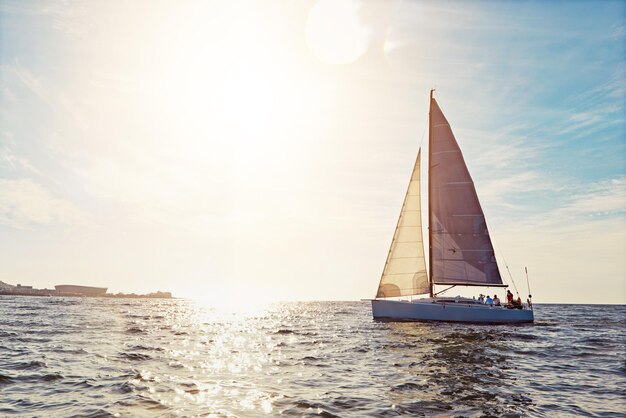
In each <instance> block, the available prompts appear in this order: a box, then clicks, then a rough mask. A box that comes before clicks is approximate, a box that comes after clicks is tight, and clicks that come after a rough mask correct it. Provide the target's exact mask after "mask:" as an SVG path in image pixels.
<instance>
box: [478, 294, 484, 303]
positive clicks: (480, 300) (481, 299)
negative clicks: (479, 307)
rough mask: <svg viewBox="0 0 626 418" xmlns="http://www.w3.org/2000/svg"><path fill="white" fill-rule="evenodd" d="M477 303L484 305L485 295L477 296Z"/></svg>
mask: <svg viewBox="0 0 626 418" xmlns="http://www.w3.org/2000/svg"><path fill="white" fill-rule="evenodd" d="M478 302H479V303H485V295H483V294H482V293H481V294H480V295H478Z"/></svg>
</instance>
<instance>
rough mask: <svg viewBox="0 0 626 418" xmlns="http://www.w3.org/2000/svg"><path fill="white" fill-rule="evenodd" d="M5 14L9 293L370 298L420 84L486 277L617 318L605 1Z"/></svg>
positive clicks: (262, 4)
mask: <svg viewBox="0 0 626 418" xmlns="http://www.w3.org/2000/svg"><path fill="white" fill-rule="evenodd" d="M0 13H1V14H0V104H1V110H0V280H2V281H5V282H8V283H12V284H16V283H21V284H30V285H34V286H35V287H40V288H43V287H52V286H54V285H55V284H63V283H69V284H84V285H102V286H108V287H109V291H113V292H119V291H123V292H140V293H145V292H151V291H156V290H169V291H172V292H173V293H174V294H175V295H177V296H191V297H202V298H206V299H207V300H215V299H220V300H234V299H238V300H245V299H246V298H248V299H249V298H250V297H254V298H260V299H266V298H267V299H339V300H355V299H359V298H366V297H373V296H374V294H375V292H376V288H377V285H378V280H379V279H380V274H381V272H382V268H383V264H384V262H385V258H386V256H387V251H388V248H389V244H390V241H391V237H392V235H393V229H394V227H395V224H396V221H397V216H398V214H399V211H400V206H401V204H402V199H403V197H404V193H405V189H406V186H407V184H408V181H409V176H410V172H411V169H412V165H413V162H414V159H415V155H416V153H417V149H418V147H419V144H420V141H421V140H422V138H425V137H423V134H424V132H425V128H426V123H427V113H428V109H427V106H428V91H429V89H430V88H432V87H436V88H437V93H436V97H437V99H438V101H439V104H440V106H441V108H442V109H443V111H444V113H445V114H446V116H447V118H448V120H449V121H450V123H451V125H452V127H453V130H454V132H455V134H456V137H457V140H458V142H459V143H460V146H461V148H462V149H463V151H464V154H465V159H466V161H467V163H468V166H469V169H470V171H471V172H472V175H473V178H474V181H475V183H476V187H477V190H478V194H479V197H480V198H481V202H482V205H483V208H484V210H485V212H486V216H487V222H488V224H489V227H490V230H491V235H492V237H493V238H494V243H495V247H496V254H498V256H499V258H500V260H501V269H502V270H503V275H504V276H508V275H507V274H506V271H505V268H504V263H503V262H502V260H503V257H504V259H506V261H507V262H508V265H509V267H510V269H511V272H512V273H513V277H514V278H515V279H516V283H517V286H518V288H520V290H523V293H525V292H526V290H525V288H526V284H525V278H524V273H523V271H524V266H528V269H529V272H530V278H531V286H532V291H533V296H534V299H535V301H537V302H573V303H576V302H596V303H600V302H611V303H626V262H625V254H626V149H625V145H626V121H625V119H624V118H625V117H624V115H625V114H626V112H625V111H624V106H625V87H626V74H625V71H626V58H625V57H626V51H625V45H626V4H625V3H624V2H622V1H614V2H612V1H603V2H596V1H588V2H587V1H577V2H522V1H513V2H504V1H503V2H491V1H489V2H468V1H461V2H420V1H405V2H401V1H363V2H359V1H348V0H319V1H312V0H311V1H293V0H285V1H270V0H267V1H232V0H229V1H219V2H208V1H198V2H191V1H188V2H179V1H133V2H128V1H69V2H68V1H47V2H39V1H33V2H30V1H25V0H17V1H7V0H3V1H2V2H0ZM476 291H478V290H476ZM241 295H247V296H241Z"/></svg>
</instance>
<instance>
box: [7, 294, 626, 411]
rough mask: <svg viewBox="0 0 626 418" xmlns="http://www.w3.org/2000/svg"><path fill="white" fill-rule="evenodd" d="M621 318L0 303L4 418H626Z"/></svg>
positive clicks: (576, 309)
mask: <svg viewBox="0 0 626 418" xmlns="http://www.w3.org/2000/svg"><path fill="white" fill-rule="evenodd" d="M625 314H626V308H625V307H623V306H590V305H579V306H576V305H537V309H536V317H537V323H535V324H534V325H530V326H485V325H460V324H428V323H394V322H383V321H373V320H372V319H371V312H370V307H369V305H368V304H366V303H359V302H354V303H352V302H303V303H283V304H275V305H271V306H269V307H266V308H265V309H264V310H260V311H258V312H246V313H232V312H221V311H217V310H215V309H212V308H207V307H202V306H198V305H195V304H193V303H192V302H189V301H185V300H165V301H163V300H116V299H91V298H85V299H77V298H62V299H55V298H29V297H0V317H2V318H3V327H2V330H0V338H1V339H2V344H0V353H1V354H2V355H1V356H0V371H1V372H0V390H2V395H3V396H2V401H0V415H3V416H4V415H20V416H22V415H26V416H63V417H65V416H77V417H78V416H81V417H83V416H93V417H101V416H104V417H106V416H140V417H141V416H147V417H149V416H155V415H158V416H193V415H196V416H206V415H209V416H210V415H214V416H238V417H257V416H276V415H285V416H326V417H334V416H340V417H363V416H382V417H385V416H442V415H443V416H504V417H519V416H538V417H551V416H567V415H569V416H607V417H614V416H625V411H626V401H625V399H626V393H625V391H624V389H623V388H624V387H626V377H625V376H626V363H625V362H624V358H626V348H625V347H626V335H625V331H624V317H625ZM598 324H602V325H601V326H598Z"/></svg>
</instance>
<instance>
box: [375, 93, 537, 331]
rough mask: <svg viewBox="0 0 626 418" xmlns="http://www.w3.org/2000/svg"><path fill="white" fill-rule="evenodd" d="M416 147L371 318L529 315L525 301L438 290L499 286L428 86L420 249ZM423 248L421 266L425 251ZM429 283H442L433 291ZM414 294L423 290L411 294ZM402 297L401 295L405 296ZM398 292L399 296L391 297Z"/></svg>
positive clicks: (505, 319) (465, 179) (514, 319)
mask: <svg viewBox="0 0 626 418" xmlns="http://www.w3.org/2000/svg"><path fill="white" fill-rule="evenodd" d="M420 160H421V150H420V151H418V153H417V160H416V162H415V166H414V167H413V173H412V174H411V179H410V181H409V187H408V189H407V192H406V196H405V198H404V203H403V204H402V210H401V212H400V217H399V219H398V223H397V225H396V229H395V233H394V236H393V240H392V243H391V247H390V249H389V254H388V255H387V260H386V262H385V267H384V269H383V273H382V277H381V279H380V283H379V285H378V291H377V293H376V298H375V299H372V300H371V302H372V315H373V317H374V318H375V319H388V320H406V321H448V322H470V323H524V322H533V320H534V315H533V311H532V307H530V306H525V305H517V306H516V307H513V306H509V305H506V306H505V305H501V306H495V305H491V304H486V303H483V302H482V301H481V300H480V298H479V299H474V298H464V297H460V296H457V297H444V296H439V295H440V294H441V293H443V292H445V291H447V290H449V289H451V288H453V287H455V286H485V287H507V286H508V285H507V284H505V283H503V281H502V276H501V275H500V270H499V268H498V263H497V261H496V257H495V253H494V249H493V245H492V243H491V238H490V236H489V230H488V229H487V223H486V221H485V215H484V213H483V210H482V208H481V206H480V202H479V201H478V195H477V194H476V189H475V187H474V183H473V181H472V178H471V176H470V173H469V171H468V170H467V166H466V164H465V160H464V159H463V154H462V153H461V149H460V148H459V145H458V143H457V141H456V139H455V137H454V134H453V133H452V129H451V127H450V124H449V123H448V121H447V119H446V117H445V116H444V114H443V112H442V111H441V109H440V108H439V105H438V104H437V101H436V100H435V99H434V97H433V90H431V91H430V112H429V132H428V170H427V171H428V190H427V192H428V198H427V201H428V252H427V253H426V252H425V251H424V240H423V234H422V210H421V190H420V188H421V187H420V165H421V161H420ZM427 256H428V260H429V262H428V267H429V269H428V271H427V269H426V257H427ZM436 286H446V288H445V289H443V290H441V291H439V292H437V291H436V290H437V289H436ZM416 295H424V296H426V295H428V296H427V297H421V298H418V299H413V296H416ZM407 297H408V298H409V299H407ZM399 298H400V299H399Z"/></svg>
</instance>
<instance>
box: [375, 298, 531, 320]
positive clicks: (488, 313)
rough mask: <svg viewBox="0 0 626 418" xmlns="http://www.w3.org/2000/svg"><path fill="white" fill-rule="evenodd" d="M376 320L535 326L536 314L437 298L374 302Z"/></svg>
mask: <svg viewBox="0 0 626 418" xmlns="http://www.w3.org/2000/svg"><path fill="white" fill-rule="evenodd" d="M372 315H373V316H374V319H390V320H397V321H446V322H469V323H488V324H515V323H525V322H533V320H534V315H533V311H532V310H529V309H508V308H506V307H501V306H488V305H482V304H476V303H462V302H461V303H455V302H454V301H450V300H449V299H448V301H446V302H443V301H440V300H439V301H438V300H437V299H436V298H434V299H431V298H428V299H419V300H415V301H399V300H387V299H374V300H372Z"/></svg>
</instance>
